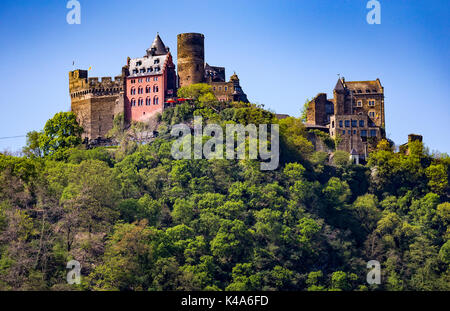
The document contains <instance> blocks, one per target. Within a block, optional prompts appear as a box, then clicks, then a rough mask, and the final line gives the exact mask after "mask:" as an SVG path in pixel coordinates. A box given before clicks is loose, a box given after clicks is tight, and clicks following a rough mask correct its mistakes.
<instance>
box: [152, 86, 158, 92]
mask: <svg viewBox="0 0 450 311" xmlns="http://www.w3.org/2000/svg"><path fill="white" fill-rule="evenodd" d="M158 91H159V88H158V86H157V85H154V86H153V93H156V92H158Z"/></svg>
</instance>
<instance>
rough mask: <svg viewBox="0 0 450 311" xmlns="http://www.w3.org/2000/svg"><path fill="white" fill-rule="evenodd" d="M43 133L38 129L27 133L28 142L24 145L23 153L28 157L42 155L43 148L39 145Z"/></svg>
mask: <svg viewBox="0 0 450 311" xmlns="http://www.w3.org/2000/svg"><path fill="white" fill-rule="evenodd" d="M41 135H42V133H40V132H37V131H31V132H28V133H27V143H26V146H25V147H23V150H22V151H23V153H24V154H25V155H26V156H28V157H42V156H43V150H42V149H41V147H40V145H39V139H40V136H41Z"/></svg>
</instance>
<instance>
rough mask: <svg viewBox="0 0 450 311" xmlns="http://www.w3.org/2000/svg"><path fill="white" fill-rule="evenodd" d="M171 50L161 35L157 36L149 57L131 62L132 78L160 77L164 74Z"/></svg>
mask: <svg viewBox="0 0 450 311" xmlns="http://www.w3.org/2000/svg"><path fill="white" fill-rule="evenodd" d="M168 53H169V49H168V48H166V46H165V45H164V42H163V41H162V40H161V37H160V36H159V34H156V37H155V40H153V43H152V45H151V46H150V48H148V49H147V55H145V56H144V57H138V58H133V59H131V60H130V66H129V71H130V77H140V76H148V75H160V74H162V73H163V70H164V64H165V62H166V60H167V54H168Z"/></svg>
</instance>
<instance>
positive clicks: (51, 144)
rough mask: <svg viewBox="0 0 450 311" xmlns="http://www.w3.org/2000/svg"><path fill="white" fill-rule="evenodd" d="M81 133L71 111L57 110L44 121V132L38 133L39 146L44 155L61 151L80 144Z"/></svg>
mask: <svg viewBox="0 0 450 311" xmlns="http://www.w3.org/2000/svg"><path fill="white" fill-rule="evenodd" d="M82 133H83V128H82V127H81V126H80V125H79V124H78V122H77V118H76V115H75V114H74V113H73V112H59V113H57V114H55V116H54V117H53V118H51V119H50V120H48V121H47V123H45V126H44V132H43V133H42V134H41V135H39V148H40V149H41V150H42V152H43V154H44V155H45V156H47V155H52V154H55V153H56V152H61V151H62V150H64V149H66V148H70V147H75V146H77V145H79V144H81V134H82ZM33 135H34V134H33Z"/></svg>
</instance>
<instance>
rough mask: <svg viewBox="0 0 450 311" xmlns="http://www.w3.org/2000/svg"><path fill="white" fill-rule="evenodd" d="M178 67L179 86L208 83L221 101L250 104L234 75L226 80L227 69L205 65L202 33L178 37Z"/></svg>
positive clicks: (185, 34) (184, 34)
mask: <svg viewBox="0 0 450 311" xmlns="http://www.w3.org/2000/svg"><path fill="white" fill-rule="evenodd" d="M177 66H178V82H179V86H180V87H183V86H187V85H190V84H195V83H208V84H209V85H211V87H212V91H213V93H214V95H215V96H216V97H217V99H218V100H219V101H243V102H248V99H247V95H246V94H245V93H244V91H243V90H242V88H241V86H240V81H239V78H238V76H237V75H236V73H234V74H233V75H232V76H231V77H230V80H229V81H226V79H225V68H224V67H216V66H210V65H208V64H207V63H205V36H204V35H203V34H200V33H182V34H179V35H178V36H177Z"/></svg>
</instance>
